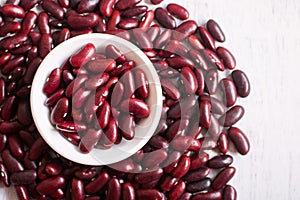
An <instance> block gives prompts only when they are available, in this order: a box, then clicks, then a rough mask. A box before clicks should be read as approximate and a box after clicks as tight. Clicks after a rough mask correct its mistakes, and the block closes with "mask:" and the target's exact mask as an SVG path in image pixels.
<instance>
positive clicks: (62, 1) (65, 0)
mask: <svg viewBox="0 0 300 200" xmlns="http://www.w3.org/2000/svg"><path fill="white" fill-rule="evenodd" d="M70 1H72V0H58V3H59V5H60V6H61V7H63V8H68V7H70Z"/></svg>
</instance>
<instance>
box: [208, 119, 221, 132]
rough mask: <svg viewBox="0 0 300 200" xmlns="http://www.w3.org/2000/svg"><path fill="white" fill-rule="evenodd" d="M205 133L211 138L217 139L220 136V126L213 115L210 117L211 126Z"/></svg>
mask: <svg viewBox="0 0 300 200" xmlns="http://www.w3.org/2000/svg"><path fill="white" fill-rule="evenodd" d="M207 132H208V133H209V134H210V135H211V136H212V137H218V136H219V134H220V132H221V131H220V124H219V121H218V119H217V118H216V117H215V115H211V124H210V127H209V128H208V130H207Z"/></svg>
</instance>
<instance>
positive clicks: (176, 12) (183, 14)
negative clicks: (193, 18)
mask: <svg viewBox="0 0 300 200" xmlns="http://www.w3.org/2000/svg"><path fill="white" fill-rule="evenodd" d="M167 10H168V11H169V13H171V14H172V15H173V16H175V17H177V18H179V19H181V20H186V19H188V18H189V16H190V14H189V12H188V11H187V10H186V9H185V8H184V7H182V6H180V5H178V4H176V3H170V4H168V6H167Z"/></svg>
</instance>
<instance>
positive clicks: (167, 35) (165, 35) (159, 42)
mask: <svg viewBox="0 0 300 200" xmlns="http://www.w3.org/2000/svg"><path fill="white" fill-rule="evenodd" d="M172 33H173V32H172V30H170V29H166V30H165V31H163V32H162V33H161V34H160V35H159V36H158V38H157V39H156V40H155V44H154V47H155V48H156V49H162V47H163V46H164V45H165V44H166V43H168V42H169V41H170V39H171V37H172Z"/></svg>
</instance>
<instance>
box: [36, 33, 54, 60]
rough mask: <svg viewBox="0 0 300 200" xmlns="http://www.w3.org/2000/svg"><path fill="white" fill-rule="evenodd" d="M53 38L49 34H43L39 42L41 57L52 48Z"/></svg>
mask: <svg viewBox="0 0 300 200" xmlns="http://www.w3.org/2000/svg"><path fill="white" fill-rule="evenodd" d="M52 43H53V39H52V37H51V35H49V34H43V35H42V36H41V39H40V42H39V53H40V57H41V58H44V57H46V56H47V54H48V53H49V52H50V51H51V49H52Z"/></svg>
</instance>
